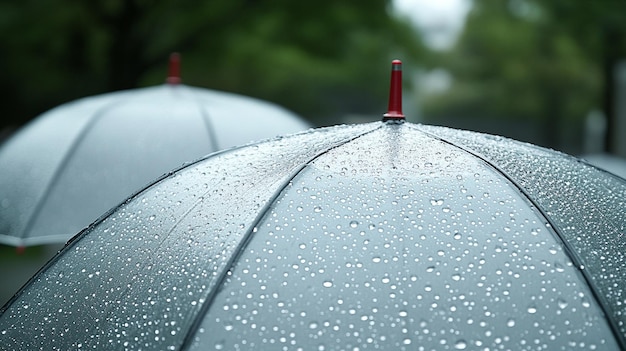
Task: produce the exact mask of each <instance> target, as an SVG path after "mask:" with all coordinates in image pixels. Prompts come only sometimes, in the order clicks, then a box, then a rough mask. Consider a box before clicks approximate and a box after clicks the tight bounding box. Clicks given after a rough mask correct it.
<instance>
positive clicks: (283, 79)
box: [0, 0, 424, 126]
mask: <svg viewBox="0 0 626 351" xmlns="http://www.w3.org/2000/svg"><path fill="white" fill-rule="evenodd" d="M389 6H390V1H389V0H385V1H378V0H369V1H357V0H351V1H332V0H320V1H316V2H306V3H302V2H294V1H288V0H277V1H271V2H263V1H254V0H228V1H226V0H224V1H203V2H198V1H191V0H176V1H173V0H164V1H156V0H106V1H105V0H93V1H73V0H56V1H50V0H24V1H2V2H0V43H2V48H3V52H4V54H3V55H0V65H2V67H3V71H4V83H5V84H3V85H2V88H1V89H2V91H1V94H0V96H2V99H3V101H2V103H1V104H0V113H1V115H2V116H3V117H2V126H8V125H13V126H18V125H21V124H23V123H24V122H26V121H27V120H29V119H30V118H33V117H35V116H36V115H37V114H39V113H41V112H43V111H45V110H47V109H49V108H51V107H53V106H56V105H58V104H60V103H63V102H66V101H70V100H73V99H76V98H80V97H84V96H88V95H94V94H98V93H105V92H110V91H114V90H120V89H129V88H136V87H141V86H146V85H154V84H159V83H161V82H163V79H164V78H165V72H166V65H167V57H168V55H169V54H170V52H173V51H178V52H180V53H181V54H182V58H183V66H182V71H183V80H184V82H185V83H187V84H190V85H196V86H201V87H206V88H213V89H219V90H226V91H232V92H237V93H242V94H246V95H251V96H256V97H260V98H264V99H267V100H270V101H274V102H276V103H279V104H282V105H284V106H286V107H288V108H290V109H292V110H294V111H295V112H297V113H300V114H302V115H303V116H304V117H307V118H309V119H310V120H312V121H313V122H315V123H316V124H319V125H323V124H335V123H337V122H338V119H337V118H338V116H341V115H342V114H343V113H344V112H346V111H351V112H355V113H364V114H367V113H372V112H373V111H376V112H377V113H378V112H380V110H381V109H384V106H385V103H386V102H385V99H386V89H387V86H386V84H378V83H377V84H372V82H373V81H375V80H374V79H376V81H380V82H387V80H388V72H387V71H388V67H387V66H388V65H389V61H390V59H391V58H392V57H393V56H394V55H396V54H401V55H402V56H403V57H405V58H406V59H407V60H413V61H416V60H417V59H418V58H419V56H420V55H421V53H422V52H423V51H424V49H423V47H422V45H421V43H420V41H419V38H418V37H417V35H416V33H415V32H414V31H413V30H412V29H410V28H409V25H408V24H407V23H406V22H403V21H401V20H399V19H396V18H394V17H392V16H391V14H390V13H391V12H390V11H389Z"/></svg>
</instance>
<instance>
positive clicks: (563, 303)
mask: <svg viewBox="0 0 626 351" xmlns="http://www.w3.org/2000/svg"><path fill="white" fill-rule="evenodd" d="M556 303H557V305H558V306H559V308H560V309H565V307H567V301H565V300H564V299H562V298H559V299H558V300H556Z"/></svg>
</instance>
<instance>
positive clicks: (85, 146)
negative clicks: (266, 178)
mask: <svg viewBox="0 0 626 351" xmlns="http://www.w3.org/2000/svg"><path fill="white" fill-rule="evenodd" d="M234 119H236V120H237V123H233V120H234ZM307 128H309V124H308V123H306V122H305V121H304V120H303V119H301V118H300V117H298V116H297V115H295V114H293V113H291V112H289V111H287V110H286V109H284V108H282V107H280V106H277V105H274V104H271V103H268V102H264V101H261V100H257V99H253V98H248V97H244V96H239V95H235V94H229V93H224V92H219V91H213V90H208V89H202V88H195V87H190V86H186V85H172V84H164V85H161V86H155V87H149V88H143V89H135V90H128V91H124V92H117V93H110V94H103V95H99V96H94V97H89V98H84V99H80V100H77V101H75V102H72V103H68V104H64V105H61V106H59V107H57V108H55V109H53V110H51V111H49V112H47V113H46V114H44V115H42V116H40V117H38V118H37V119H36V120H34V121H33V122H31V123H30V124H29V125H28V126H26V127H25V128H23V129H22V130H21V131H19V132H18V133H16V135H15V136H13V137H12V138H11V139H10V140H8V141H7V142H5V144H4V145H2V147H1V148H0V242H1V243H3V244H8V245H15V246H21V245H38V244H49V243H63V242H65V241H67V240H68V239H69V238H70V237H71V236H73V235H75V234H76V233H77V232H78V231H80V230H81V229H83V228H84V227H86V226H87V225H89V224H90V223H91V222H93V221H94V220H96V219H97V218H98V216H99V215H101V214H102V213H104V212H105V211H107V210H108V209H110V208H111V207H114V206H116V205H117V204H119V202H121V201H123V200H124V199H125V198H126V197H127V196H128V195H129V194H132V193H133V192H135V191H136V190H137V189H139V188H141V187H144V186H145V185H146V184H148V183H149V182H151V181H153V180H154V179H156V178H157V177H159V176H161V175H162V174H164V173H165V172H168V171H170V170H171V169H173V168H176V167H179V166H180V165H182V164H183V163H184V162H189V161H194V160H196V159H198V158H200V157H202V156H205V155H207V154H209V153H211V152H213V151H217V150H220V149H224V148H228V147H231V146H234V145H242V144H245V143H249V142H251V141H253V140H260V139H265V138H269V137H273V136H276V135H279V134H288V133H293V132H297V131H302V130H305V129H307Z"/></svg>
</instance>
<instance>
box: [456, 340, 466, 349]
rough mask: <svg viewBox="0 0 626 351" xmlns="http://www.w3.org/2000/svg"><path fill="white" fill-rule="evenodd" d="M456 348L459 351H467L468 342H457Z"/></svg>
mask: <svg viewBox="0 0 626 351" xmlns="http://www.w3.org/2000/svg"><path fill="white" fill-rule="evenodd" d="M454 348H455V349H457V350H465V349H466V348H467V342H466V341H465V340H457V342H455V343H454Z"/></svg>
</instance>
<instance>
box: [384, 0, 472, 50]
mask: <svg viewBox="0 0 626 351" xmlns="http://www.w3.org/2000/svg"><path fill="white" fill-rule="evenodd" d="M393 3H394V7H395V9H396V11H398V13H400V14H401V15H403V16H407V17H409V18H410V19H411V21H412V22H413V23H414V24H415V25H416V26H417V27H418V28H420V29H421V30H422V33H423V34H424V41H425V42H426V44H427V45H429V46H431V47H432V48H434V49H446V48H449V47H450V46H451V45H452V44H453V43H454V40H455V39H456V38H457V36H458V34H459V33H460V31H461V30H462V29H463V25H464V23H465V17H466V16H467V13H468V12H469V10H470V8H471V0H393Z"/></svg>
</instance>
